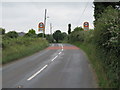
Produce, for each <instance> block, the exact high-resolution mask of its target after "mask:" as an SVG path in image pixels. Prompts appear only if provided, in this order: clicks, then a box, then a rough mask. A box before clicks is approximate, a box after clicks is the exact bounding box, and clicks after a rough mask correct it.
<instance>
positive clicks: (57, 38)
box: [53, 30, 62, 43]
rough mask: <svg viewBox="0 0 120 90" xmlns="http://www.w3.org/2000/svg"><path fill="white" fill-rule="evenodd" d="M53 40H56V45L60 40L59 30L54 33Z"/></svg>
mask: <svg viewBox="0 0 120 90" xmlns="http://www.w3.org/2000/svg"><path fill="white" fill-rule="evenodd" d="M53 38H54V39H55V40H56V42H57V43H58V42H59V40H61V39H62V37H61V31H60V30H57V31H55V32H54V33H53Z"/></svg>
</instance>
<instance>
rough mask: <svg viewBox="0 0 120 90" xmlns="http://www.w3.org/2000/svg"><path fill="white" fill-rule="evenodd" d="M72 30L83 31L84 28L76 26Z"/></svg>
mask: <svg viewBox="0 0 120 90" xmlns="http://www.w3.org/2000/svg"><path fill="white" fill-rule="evenodd" d="M74 31H84V29H83V28H82V27H76V28H75V29H74Z"/></svg>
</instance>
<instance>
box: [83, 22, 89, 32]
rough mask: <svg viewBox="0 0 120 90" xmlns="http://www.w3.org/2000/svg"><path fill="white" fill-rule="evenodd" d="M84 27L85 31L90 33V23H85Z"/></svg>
mask: <svg viewBox="0 0 120 90" xmlns="http://www.w3.org/2000/svg"><path fill="white" fill-rule="evenodd" d="M83 27H84V31H88V30H89V23H88V22H84V23H83Z"/></svg>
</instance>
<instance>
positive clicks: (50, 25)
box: [50, 23, 52, 35]
mask: <svg viewBox="0 0 120 90" xmlns="http://www.w3.org/2000/svg"><path fill="white" fill-rule="evenodd" d="M50 34H51V35H52V23H50Z"/></svg>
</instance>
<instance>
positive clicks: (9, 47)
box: [2, 38, 48, 64]
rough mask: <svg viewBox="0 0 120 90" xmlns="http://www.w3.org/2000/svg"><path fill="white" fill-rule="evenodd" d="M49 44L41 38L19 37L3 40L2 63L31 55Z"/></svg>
mask: <svg viewBox="0 0 120 90" xmlns="http://www.w3.org/2000/svg"><path fill="white" fill-rule="evenodd" d="M47 46H48V42H47V41H46V40H43V39H41V38H17V39H9V40H3V50H2V64H6V63H8V62H11V61H14V60H17V59H19V58H22V57H25V56H29V55H31V54H33V53H35V52H38V51H40V50H42V49H44V48H46V47H47Z"/></svg>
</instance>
